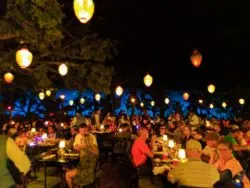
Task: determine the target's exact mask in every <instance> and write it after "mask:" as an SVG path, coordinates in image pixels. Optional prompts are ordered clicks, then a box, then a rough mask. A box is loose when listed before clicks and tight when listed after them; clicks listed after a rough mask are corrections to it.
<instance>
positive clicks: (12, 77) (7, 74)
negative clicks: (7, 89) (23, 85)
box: [4, 72, 14, 84]
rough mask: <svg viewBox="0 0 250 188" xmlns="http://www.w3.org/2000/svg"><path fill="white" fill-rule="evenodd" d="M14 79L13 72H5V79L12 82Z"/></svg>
mask: <svg viewBox="0 0 250 188" xmlns="http://www.w3.org/2000/svg"><path fill="white" fill-rule="evenodd" d="M13 80H14V75H13V74H12V73H11V72H7V73H5V74H4V81H5V82H6V83H8V84H10V83H11V82H12V81H13Z"/></svg>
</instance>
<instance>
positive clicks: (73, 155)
mask: <svg viewBox="0 0 250 188" xmlns="http://www.w3.org/2000/svg"><path fill="white" fill-rule="evenodd" d="M79 156H80V154H79V153H65V154H64V157H79Z"/></svg>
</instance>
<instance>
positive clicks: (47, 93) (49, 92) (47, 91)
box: [45, 89, 51, 97]
mask: <svg viewBox="0 0 250 188" xmlns="http://www.w3.org/2000/svg"><path fill="white" fill-rule="evenodd" d="M45 93H46V95H47V96H48V97H49V96H50V95H51V91H50V90H49V89H48V90H46V92H45Z"/></svg>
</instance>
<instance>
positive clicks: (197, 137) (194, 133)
mask: <svg viewBox="0 0 250 188" xmlns="http://www.w3.org/2000/svg"><path fill="white" fill-rule="evenodd" d="M192 137H193V138H194V139H195V140H200V139H202V138H203V133H202V131H201V130H200V129H194V130H193V131H192Z"/></svg>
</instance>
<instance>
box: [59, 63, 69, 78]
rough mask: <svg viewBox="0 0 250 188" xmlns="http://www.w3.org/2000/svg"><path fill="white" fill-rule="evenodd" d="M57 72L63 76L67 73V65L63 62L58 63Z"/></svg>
mask: <svg viewBox="0 0 250 188" xmlns="http://www.w3.org/2000/svg"><path fill="white" fill-rule="evenodd" d="M58 72H59V74H60V75H61V76H65V75H66V74H67V73H68V67H67V65H65V64H64V63H63V64H61V65H59V67H58Z"/></svg>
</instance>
